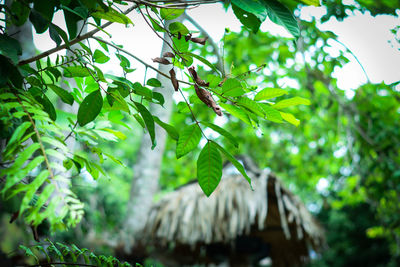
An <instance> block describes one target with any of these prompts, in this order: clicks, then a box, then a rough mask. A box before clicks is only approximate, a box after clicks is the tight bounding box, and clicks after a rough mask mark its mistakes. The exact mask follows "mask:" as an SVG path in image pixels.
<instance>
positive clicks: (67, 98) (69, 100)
mask: <svg viewBox="0 0 400 267" xmlns="http://www.w3.org/2000/svg"><path fill="white" fill-rule="evenodd" d="M47 86H48V87H49V88H50V89H51V90H52V91H53V92H54V93H56V94H57V95H58V96H59V97H60V98H61V100H62V101H63V102H64V103H66V104H68V105H72V104H73V103H74V97H73V96H72V94H71V93H70V92H68V91H67V90H65V89H63V88H61V87H60V86H57V85H55V84H48V85H47Z"/></svg>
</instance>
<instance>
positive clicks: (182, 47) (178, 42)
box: [173, 37, 189, 53]
mask: <svg viewBox="0 0 400 267" xmlns="http://www.w3.org/2000/svg"><path fill="white" fill-rule="evenodd" d="M173 46H174V48H175V49H176V50H178V51H179V52H181V53H185V52H188V50H189V42H188V41H186V40H185V38H181V39H178V38H175V37H174V38H173Z"/></svg>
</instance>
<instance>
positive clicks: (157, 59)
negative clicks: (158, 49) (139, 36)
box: [152, 57, 171, 65]
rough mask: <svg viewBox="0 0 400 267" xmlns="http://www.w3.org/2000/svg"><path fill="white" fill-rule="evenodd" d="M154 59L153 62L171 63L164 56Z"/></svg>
mask: <svg viewBox="0 0 400 267" xmlns="http://www.w3.org/2000/svg"><path fill="white" fill-rule="evenodd" d="M152 60H153V62H156V63H160V64H163V65H169V64H171V62H169V61H168V59H166V58H163V57H156V58H152Z"/></svg>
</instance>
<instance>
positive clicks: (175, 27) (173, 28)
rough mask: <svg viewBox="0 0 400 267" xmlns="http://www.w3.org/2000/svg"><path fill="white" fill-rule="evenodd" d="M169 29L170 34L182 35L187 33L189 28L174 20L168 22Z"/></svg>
mask: <svg viewBox="0 0 400 267" xmlns="http://www.w3.org/2000/svg"><path fill="white" fill-rule="evenodd" d="M169 31H170V33H171V34H178V32H179V33H181V35H182V36H185V35H187V34H189V30H188V29H187V28H186V26H185V25H183V24H182V23H181V22H178V21H175V22H172V23H171V24H169Z"/></svg>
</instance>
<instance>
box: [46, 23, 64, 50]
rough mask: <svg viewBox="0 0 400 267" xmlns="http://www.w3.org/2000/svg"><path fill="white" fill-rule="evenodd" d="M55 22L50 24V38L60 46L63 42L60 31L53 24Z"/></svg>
mask: <svg viewBox="0 0 400 267" xmlns="http://www.w3.org/2000/svg"><path fill="white" fill-rule="evenodd" d="M53 25H54V24H53V23H51V24H50V25H49V34H50V38H51V40H53V41H54V42H55V43H56V46H59V45H60V44H61V42H62V40H61V37H60V34H59V33H58V31H57V30H56V29H55V28H54V26H53Z"/></svg>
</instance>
